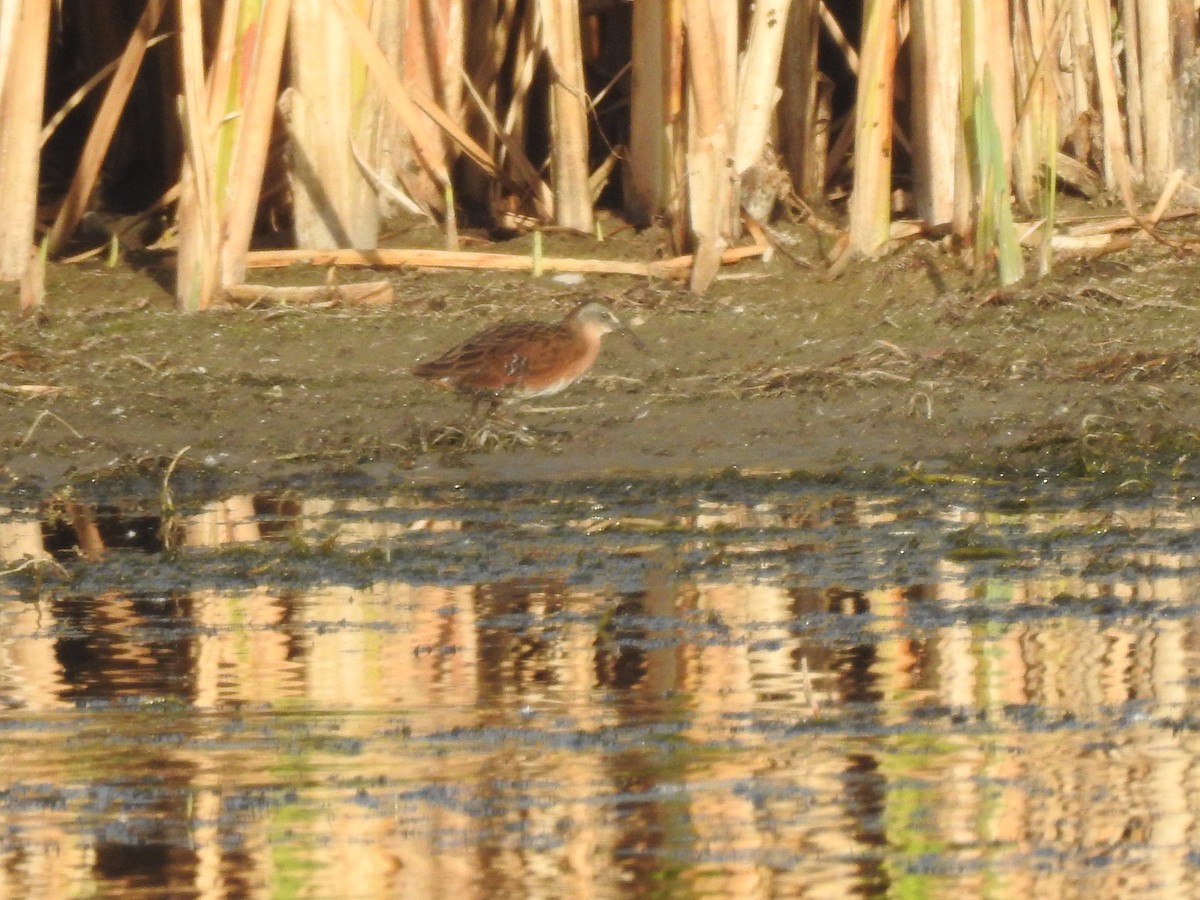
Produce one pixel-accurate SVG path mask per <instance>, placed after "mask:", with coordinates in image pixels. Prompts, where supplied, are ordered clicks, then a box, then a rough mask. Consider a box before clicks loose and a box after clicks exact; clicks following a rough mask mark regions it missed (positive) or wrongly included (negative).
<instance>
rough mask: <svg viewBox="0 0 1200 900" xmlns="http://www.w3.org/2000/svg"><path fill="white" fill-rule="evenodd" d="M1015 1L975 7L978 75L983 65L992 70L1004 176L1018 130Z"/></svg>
mask: <svg viewBox="0 0 1200 900" xmlns="http://www.w3.org/2000/svg"><path fill="white" fill-rule="evenodd" d="M1013 2H1014V0H987V2H986V3H981V4H979V5H978V6H977V7H976V13H975V15H976V24H977V27H978V28H979V29H980V32H981V33H980V35H979V43H978V45H977V50H976V55H975V75H976V77H977V78H982V76H983V70H984V68H985V67H986V68H989V69H991V72H992V115H993V116H994V117H995V119H996V128H997V129H998V131H999V133H1000V147H1001V150H1002V152H1003V158H1004V177H1005V180H1006V181H1008V180H1009V179H1010V178H1011V175H1012V158H1013V140H1014V138H1015V136H1016V131H1017V112H1016V96H1017V93H1016V87H1015V84H1014V78H1015V74H1016V72H1015V69H1014V66H1013V37H1012V26H1011V19H1012V9H1011V7H1012V4H1013Z"/></svg>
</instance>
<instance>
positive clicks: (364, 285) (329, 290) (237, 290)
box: [221, 281, 396, 306]
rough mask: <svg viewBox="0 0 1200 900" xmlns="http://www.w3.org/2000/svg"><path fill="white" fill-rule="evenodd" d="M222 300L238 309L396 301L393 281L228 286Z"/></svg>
mask: <svg viewBox="0 0 1200 900" xmlns="http://www.w3.org/2000/svg"><path fill="white" fill-rule="evenodd" d="M221 298H222V299H223V300H224V301H225V302H227V303H232V304H236V305H237V306H263V305H279V306H289V305H293V304H300V305H305V306H311V305H314V304H318V303H324V304H329V305H335V304H336V305H339V306H383V305H386V304H389V303H392V302H394V301H395V299H396V296H395V290H394V289H393V287H392V283H391V282H390V281H364V282H357V283H354V284H321V285H305V286H301V287H278V286H273V285H265V284H227V285H225V287H224V288H222V289H221Z"/></svg>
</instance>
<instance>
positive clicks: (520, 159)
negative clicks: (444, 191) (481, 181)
mask: <svg viewBox="0 0 1200 900" xmlns="http://www.w3.org/2000/svg"><path fill="white" fill-rule="evenodd" d="M463 87H465V88H466V90H467V94H468V96H469V97H470V98H471V100H472V101H473V103H474V106H475V109H476V111H477V112H478V114H479V117H480V119H481V120H482V121H483V122H484V123H485V124H486V125H487V127H488V129H489V130H490V132H489V133H490V134H491V135H492V137H494V138H495V139H496V140H497V141H498V142H499V144H500V146H501V147H502V148H503V159H505V160H507V161H508V162H509V163H510V165H509V167H508V168H506V169H505V168H502V169H501V170H500V171H499V173H498V175H499V178H498V180H499V181H500V182H502V183H503V184H505V185H507V186H510V187H513V188H515V189H516V190H518V191H520V192H521V193H522V194H523V195H525V196H528V197H529V198H530V199H531V201H532V203H533V205H534V208H535V210H536V211H537V215H538V216H539V218H541V219H542V220H543V221H546V222H552V221H554V194H553V192H552V191H551V190H550V185H548V184H547V183H546V182H545V181H543V180H542V176H541V175H540V174H538V170H537V168H536V167H535V166H534V164H533V162H532V161H531V160H530V159H529V157H528V156H527V155H526V154H525V148H524V147H522V146H521V145H520V144H519V143H517V141H516V139H515V138H514V137H513V135H511V134H509V133H508V132H507V131H505V130H504V129H503V128H502V127H501V125H500V123H499V122H497V121H496V116H495V114H494V113H493V111H492V109H491V108H490V107H489V106H488V103H487V101H486V100H485V99H484V98H483V97H482V96H481V95H480V93H479V91H477V90H476V89H475V85H474V84H473V83H472V81H471V78H470V77H469V76H467V75H466V74H465V73H464V77H463ZM467 171H474V172H477V171H478V170H473V169H468V170H467ZM464 175H465V173H464ZM488 185H489V187H488V192H489V194H490V193H491V192H492V191H493V190H495V189H496V188H498V187H499V185H498V184H497V179H489V181H488Z"/></svg>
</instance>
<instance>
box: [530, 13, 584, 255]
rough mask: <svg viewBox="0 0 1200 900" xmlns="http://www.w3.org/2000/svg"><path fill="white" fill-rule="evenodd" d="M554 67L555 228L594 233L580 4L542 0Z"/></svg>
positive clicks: (548, 53)
mask: <svg viewBox="0 0 1200 900" xmlns="http://www.w3.org/2000/svg"><path fill="white" fill-rule="evenodd" d="M538 13H539V15H540V17H541V23H542V40H543V42H544V46H545V51H546V57H547V61H548V63H549V66H550V79H551V85H550V160H551V162H550V169H551V174H552V176H553V179H554V211H555V221H556V222H557V224H559V225H562V226H564V227H567V228H574V229H576V230H578V231H584V232H590V231H591V230H592V222H593V220H592V197H591V191H590V190H589V188H588V107H589V104H588V97H587V88H586V85H585V84H584V80H583V46H582V43H581V39H580V34H579V0H538Z"/></svg>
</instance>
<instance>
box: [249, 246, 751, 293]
mask: <svg viewBox="0 0 1200 900" xmlns="http://www.w3.org/2000/svg"><path fill="white" fill-rule="evenodd" d="M766 250H767V248H766V246H763V245H759V244H754V245H751V246H746V247H731V248H729V249H728V250H726V251H725V252H724V253H722V254H721V262H722V263H726V264H727V263H733V262H737V261H738V260H742V259H749V258H750V257H754V256H762V255H763V253H764V252H766ZM296 263H302V264H307V265H312V266H381V267H383V266H418V267H422V268H430V269H494V270H498V271H510V272H532V271H533V268H534V259H533V257H532V256H516V255H514V254H510V253H472V252H468V251H459V250H431V249H394V248H382V249H378V250H254V251H251V252H250V254H249V255H248V256H247V259H246V267H247V268H250V269H272V268H280V267H283V266H290V265H294V264H296ZM538 263H539V265H540V267H541V270H542V271H543V272H578V273H583V274H588V273H597V274H606V275H639V276H643V277H651V276H658V277H662V278H686V277H687V274H688V272H689V270H690V269H691V266H692V255H691V254H686V255H684V256H676V257H673V258H671V259H663V260H654V261H652V262H626V261H623V260H617V259H574V258H571V257H556V256H545V257H541V258H540V259H539V260H538ZM343 287H345V286H344V285H343Z"/></svg>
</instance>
